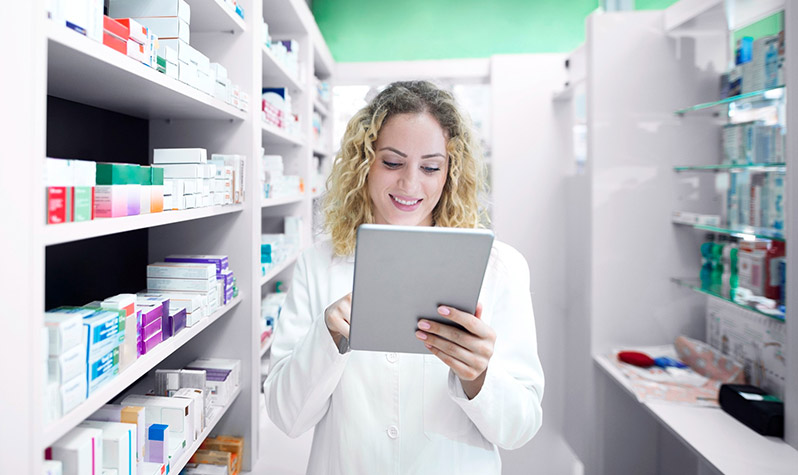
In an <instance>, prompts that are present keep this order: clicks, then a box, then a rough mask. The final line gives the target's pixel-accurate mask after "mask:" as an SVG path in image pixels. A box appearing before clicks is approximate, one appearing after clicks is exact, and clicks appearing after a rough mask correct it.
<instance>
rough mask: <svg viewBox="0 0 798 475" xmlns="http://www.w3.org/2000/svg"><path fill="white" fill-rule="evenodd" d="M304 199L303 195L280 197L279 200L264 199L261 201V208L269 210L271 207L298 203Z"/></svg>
mask: <svg viewBox="0 0 798 475" xmlns="http://www.w3.org/2000/svg"><path fill="white" fill-rule="evenodd" d="M304 199H305V195H304V194H299V195H294V196H282V197H280V198H264V199H263V200H262V201H261V205H260V206H261V208H271V207H273V206H282V205H286V204H291V203H299V202H300V201H302V200H304Z"/></svg>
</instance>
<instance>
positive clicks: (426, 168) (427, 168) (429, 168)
mask: <svg viewBox="0 0 798 475" xmlns="http://www.w3.org/2000/svg"><path fill="white" fill-rule="evenodd" d="M422 168H423V170H424V171H425V172H427V173H435V172H437V171H440V170H441V169H440V168H438V167H422Z"/></svg>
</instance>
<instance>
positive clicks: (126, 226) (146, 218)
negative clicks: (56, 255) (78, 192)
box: [44, 204, 244, 246]
mask: <svg viewBox="0 0 798 475" xmlns="http://www.w3.org/2000/svg"><path fill="white" fill-rule="evenodd" d="M243 209H244V205H243V204H236V205H224V206H210V207H207V208H195V209H187V210H182V211H163V212H161V213H149V214H140V215H138V216H124V217H120V218H98V219H94V220H92V221H83V222H80V223H64V224H49V225H45V226H44V244H45V245H46V246H52V245H54V244H62V243H65V242H72V241H80V240H81V239H89V238H95V237H100V236H107V235H109V234H117V233H124V232H127V231H133V230H136V229H145V228H154V227H156V226H163V225H166V224H174V223H181V222H183V221H192V220H195V219H202V218H208V217H211V216H219V215H223V214H229V213H237V212H239V211H241V210H243Z"/></svg>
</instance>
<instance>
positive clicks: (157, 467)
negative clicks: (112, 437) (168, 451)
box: [138, 462, 166, 475]
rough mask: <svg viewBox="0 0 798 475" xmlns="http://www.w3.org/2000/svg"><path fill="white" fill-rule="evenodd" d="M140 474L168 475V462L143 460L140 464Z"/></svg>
mask: <svg viewBox="0 0 798 475" xmlns="http://www.w3.org/2000/svg"><path fill="white" fill-rule="evenodd" d="M138 475H166V464H165V463H155V462H141V463H139V465H138Z"/></svg>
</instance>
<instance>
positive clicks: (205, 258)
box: [164, 254, 228, 276]
mask: <svg viewBox="0 0 798 475" xmlns="http://www.w3.org/2000/svg"><path fill="white" fill-rule="evenodd" d="M164 262H193V263H197V264H216V275H217V276H218V275H219V274H221V273H222V271H224V270H226V269H227V267H228V266H227V256H209V255H182V254H181V255H172V256H166V259H164Z"/></svg>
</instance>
